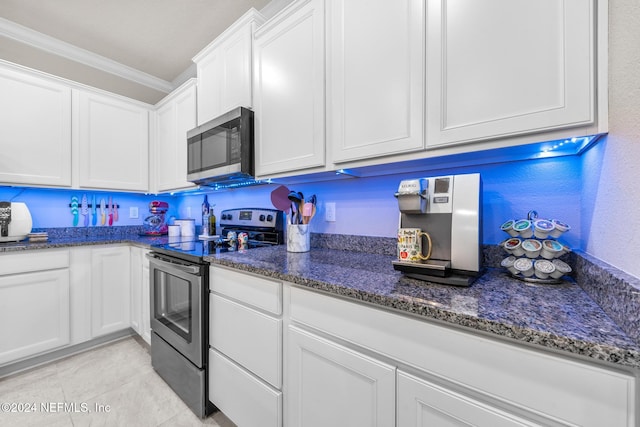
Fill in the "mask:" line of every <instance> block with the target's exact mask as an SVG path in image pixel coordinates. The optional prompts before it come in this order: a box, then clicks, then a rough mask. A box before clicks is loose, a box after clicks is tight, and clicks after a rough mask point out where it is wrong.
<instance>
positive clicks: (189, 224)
mask: <svg viewBox="0 0 640 427" xmlns="http://www.w3.org/2000/svg"><path fill="white" fill-rule="evenodd" d="M174 224H177V225H179V226H180V235H181V236H182V237H193V236H195V235H196V220H195V219H176V220H175V221H174Z"/></svg>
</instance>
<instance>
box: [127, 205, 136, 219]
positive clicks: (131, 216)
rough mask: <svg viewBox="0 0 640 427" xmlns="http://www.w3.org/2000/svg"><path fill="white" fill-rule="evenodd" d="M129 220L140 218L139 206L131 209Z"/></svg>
mask: <svg viewBox="0 0 640 427" xmlns="http://www.w3.org/2000/svg"><path fill="white" fill-rule="evenodd" d="M129 218H138V207H137V206H131V207H129Z"/></svg>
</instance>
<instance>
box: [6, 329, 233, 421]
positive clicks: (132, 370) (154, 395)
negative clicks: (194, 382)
mask: <svg viewBox="0 0 640 427" xmlns="http://www.w3.org/2000/svg"><path fill="white" fill-rule="evenodd" d="M139 340H140V339H139V338H137V337H136V338H133V337H129V338H125V339H122V340H119V341H116V342H113V343H110V344H107V345H104V346H101V347H99V348H95V349H92V350H89V351H86V352H84V353H80V354H77V355H74V356H70V357H68V358H65V359H62V360H59V361H57V362H52V363H49V364H47V365H44V366H42V367H38V368H35V369H32V370H29V371H26V372H24V373H19V374H16V375H12V376H9V377H6V378H3V379H0V426H1V427H4V426H9V427H14V426H15V427H17V426H20V427H22V426H47V427H50V426H56V427H58V426H60V427H62V426H127V427H128V426H134V427H145V426H149V427H155V426H162V427H182V426H201V425H204V426H214V427H215V426H220V427H235V425H234V424H233V423H232V422H231V421H229V419H227V418H226V417H225V416H224V415H223V414H222V413H220V412H217V413H215V414H213V415H212V416H210V417H209V418H207V419H205V420H201V419H199V418H198V417H196V416H195V415H194V414H193V412H191V410H190V409H189V408H188V407H187V406H186V405H185V404H184V403H183V402H182V400H180V398H179V397H178V396H177V395H176V394H175V393H174V392H173V390H171V389H170V388H169V386H168V385H167V384H166V383H165V382H164V381H163V380H162V379H161V378H160V377H159V376H158V374H156V373H155V371H154V370H153V368H152V367H151V356H150V355H149V351H148V347H146V345H145V344H143V343H142V342H141V341H139ZM7 405H8V406H9V407H8V408H7ZM7 409H8V411H9V412H8V411H7ZM12 410H16V411H18V410H20V411H18V412H11V411H12Z"/></svg>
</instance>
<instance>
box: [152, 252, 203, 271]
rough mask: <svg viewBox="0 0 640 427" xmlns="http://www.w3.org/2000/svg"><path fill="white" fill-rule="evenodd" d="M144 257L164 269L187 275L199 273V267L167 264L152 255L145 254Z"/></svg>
mask: <svg viewBox="0 0 640 427" xmlns="http://www.w3.org/2000/svg"><path fill="white" fill-rule="evenodd" d="M145 256H146V257H147V258H149V260H151V261H153V262H154V263H156V264H158V265H159V266H160V267H164V268H166V269H174V270H179V271H182V272H183V273H187V274H198V273H200V267H199V266H195V265H182V264H178V263H173V262H168V261H164V260H162V259H160V258H157V257H155V256H153V255H150V254H146V255H145Z"/></svg>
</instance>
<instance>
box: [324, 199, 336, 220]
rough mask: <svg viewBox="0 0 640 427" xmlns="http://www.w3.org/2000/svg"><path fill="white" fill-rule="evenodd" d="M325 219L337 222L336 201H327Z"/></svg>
mask: <svg viewBox="0 0 640 427" xmlns="http://www.w3.org/2000/svg"><path fill="white" fill-rule="evenodd" d="M324 208H325V209H324V220H325V221H327V222H335V220H336V204H335V202H329V203H325V205H324Z"/></svg>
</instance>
